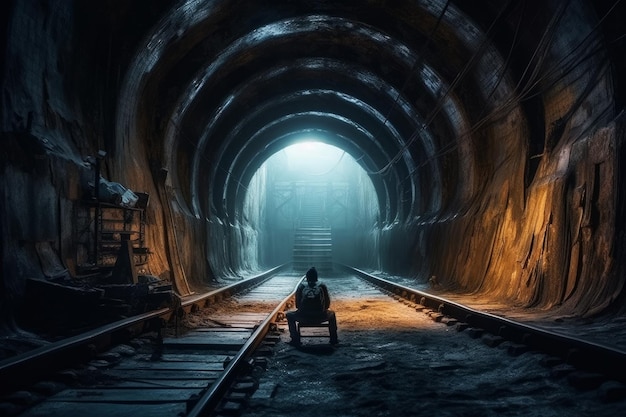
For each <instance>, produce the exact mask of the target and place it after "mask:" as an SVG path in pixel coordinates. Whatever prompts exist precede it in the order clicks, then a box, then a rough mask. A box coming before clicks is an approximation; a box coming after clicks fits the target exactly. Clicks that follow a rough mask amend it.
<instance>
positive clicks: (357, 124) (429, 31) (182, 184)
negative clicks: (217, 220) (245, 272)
mask: <svg viewBox="0 0 626 417" xmlns="http://www.w3.org/2000/svg"><path fill="white" fill-rule="evenodd" d="M300 3H302V4H300ZM336 3H341V4H336ZM470 3H471V4H470ZM474 3H475V4H474ZM485 3H488V4H490V7H488V11H485V10H483V9H484V5H485ZM531 3H533V2H531ZM472 4H474V8H472ZM559 5H560V6H559ZM558 7H565V6H563V3H558V2H553V3H550V2H548V3H545V4H541V5H539V4H534V3H533V4H528V2H466V3H464V2H462V1H459V2H451V1H444V0H431V1H392V2H389V1H366V2H362V1H359V2H325V1H319V2H295V3H294V2H270V3H265V2H264V3H261V2H259V3H258V4H257V2H239V1H230V0H229V1H208V2H205V1H187V2H181V3H179V4H178V5H177V6H175V7H174V8H173V9H172V10H170V11H169V13H167V15H166V17H164V18H163V19H162V20H161V22H160V23H159V24H158V25H157V26H156V27H155V28H154V29H153V31H152V33H150V34H149V36H148V37H147V41H146V48H144V49H143V50H142V51H141V52H140V53H139V54H138V55H137V56H136V58H135V61H134V65H133V67H132V68H131V71H129V74H128V76H127V80H126V83H125V87H124V89H123V91H122V96H121V102H123V103H125V104H124V105H123V106H119V107H120V111H119V117H118V119H119V120H118V132H126V131H130V132H133V131H134V132H136V135H139V136H140V135H141V133H139V132H140V131H141V129H140V128H139V127H138V126H137V125H136V123H137V122H135V121H134V120H135V118H137V120H155V121H156V122H155V123H153V124H152V125H151V126H150V127H149V129H148V131H146V132H144V133H143V134H144V135H146V136H149V137H151V139H150V140H149V143H153V144H155V148H156V149H155V150H152V155H151V157H152V158H155V159H157V160H160V163H161V165H162V166H164V167H166V168H167V169H168V170H169V171H170V173H171V175H170V177H169V180H170V181H171V182H172V185H173V188H174V189H176V190H180V193H179V196H178V197H179V200H180V201H181V202H183V203H184V204H183V205H184V206H185V207H187V208H188V209H189V211H190V212H191V213H193V214H195V215H196V216H198V217H209V216H210V215H218V216H225V215H231V216H232V213H234V212H235V211H236V207H237V205H239V204H241V202H242V201H243V195H241V187H240V186H241V185H242V184H244V185H245V183H246V181H248V180H249V179H250V178H251V176H252V175H253V174H254V172H255V171H256V170H257V169H258V167H259V166H260V165H261V164H262V163H263V161H264V160H265V159H266V158H267V157H269V156H270V155H271V154H272V153H274V152H276V151H277V150H279V149H280V148H282V147H284V146H287V145H289V144H291V143H292V142H293V141H294V140H295V138H297V136H298V134H299V133H305V132H309V131H317V132H321V133H323V137H324V138H325V139H324V140H325V141H327V142H328V143H331V144H333V145H335V146H338V147H340V148H342V149H344V150H346V151H347V152H349V153H350V154H352V156H353V157H355V159H357V160H358V161H359V162H360V163H361V164H362V166H363V168H364V169H365V170H366V171H367V172H370V173H371V177H372V181H373V183H374V184H375V186H376V189H377V190H378V192H379V193H380V195H379V200H380V201H381V202H382V203H383V204H386V205H387V206H385V207H383V210H381V211H382V212H386V213H387V215H386V219H384V220H386V221H387V222H391V221H395V220H400V221H404V220H406V219H408V218H413V217H416V216H420V215H425V214H433V213H434V214H438V215H441V214H442V212H443V211H445V210H446V208H447V207H448V206H450V205H451V204H450V203H451V202H452V201H456V202H457V203H459V202H461V203H462V202H463V201H464V200H467V199H469V198H470V197H471V194H472V193H473V189H474V187H476V186H477V185H476V184H475V181H476V178H478V177H479V175H478V173H477V172H476V169H477V168H476V167H477V166H483V165H485V163H484V161H481V158H488V157H489V156H481V155H480V152H477V150H475V149H474V148H475V147H476V146H477V145H476V143H477V142H478V141H482V142H481V143H480V146H482V147H488V146H491V144H490V142H488V141H489V140H490V139H488V135H485V134H484V133H482V134H479V135H477V138H474V137H472V135H473V134H474V130H475V129H474V128H473V126H476V125H480V126H484V125H485V123H484V122H485V120H489V118H488V117H487V119H485V116H486V115H489V113H490V112H491V111H492V110H493V109H495V108H497V107H498V106H500V107H501V108H502V109H505V110H506V111H507V112H508V114H514V111H513V110H514V109H515V108H517V107H518V106H519V102H517V101H513V102H512V101H511V100H510V95H511V94H510V93H511V91H513V89H514V88H513V86H514V85H515V83H519V81H520V79H521V78H523V77H524V76H525V74H524V73H519V70H512V71H511V70H510V68H509V65H510V64H511V62H508V61H507V60H508V59H509V58H510V56H511V53H510V52H511V51H512V50H513V48H514V47H517V46H518V44H524V43H525V44H529V45H534V44H535V43H536V42H538V39H539V38H540V37H541V33H536V34H533V33H532V32H530V31H524V33H523V36H522V35H520V31H519V23H520V22H521V20H522V18H521V17H520V16H523V15H526V16H531V17H533V18H536V19H540V20H548V19H549V17H550V16H552V15H553V14H554V12H555V11H556V10H555V9H558ZM496 35H497V38H498V39H497V41H494V37H495V36H496ZM518 36H519V39H518ZM505 46H506V47H507V48H510V50H509V51H500V50H499V49H502V48H504V47H505ZM520 48H521V47H520ZM520 48H518V49H516V50H515V52H516V57H517V58H516V59H524V58H525V57H526V55H530V54H532V51H531V50H523V49H520ZM507 56H508V58H507ZM526 105H528V104H526ZM522 107H523V106H522ZM129 109H131V110H132V111H129ZM510 117H511V116H510ZM512 117H514V118H517V119H520V120H521V119H523V117H522V116H519V115H517V116H512ZM531 128H532V126H531ZM537 128H538V129H542V128H543V126H538V127H537ZM542 135H543V132H541V135H536V136H542ZM154 138H156V139H154ZM497 146H498V145H497V144H496V145H494V148H497ZM519 147H520V148H523V147H524V145H523V144H521V143H520V144H519ZM493 152H496V153H497V151H493ZM502 158H504V156H502ZM496 159H497V158H496ZM444 167H445V168H444ZM455 206H456V209H457V210H458V209H459V207H461V206H462V204H456V205H455Z"/></svg>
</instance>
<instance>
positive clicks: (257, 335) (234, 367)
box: [187, 276, 304, 417]
mask: <svg viewBox="0 0 626 417" xmlns="http://www.w3.org/2000/svg"><path fill="white" fill-rule="evenodd" d="M303 279H304V276H303V277H302V278H301V279H299V280H298V282H297V283H296V286H295V287H294V289H293V291H292V292H291V293H290V294H289V295H288V296H286V297H285V298H284V299H283V300H282V301H281V302H280V303H279V304H278V306H276V308H275V309H274V310H273V311H272V312H271V313H270V314H269V315H268V316H267V317H266V318H265V320H263V322H262V323H260V324H259V326H258V327H257V328H256V330H255V331H254V332H253V333H252V335H251V336H250V338H249V339H248V340H247V341H246V343H245V344H244V345H243V347H242V348H241V349H240V350H239V352H238V353H237V355H235V357H233V359H232V360H231V361H230V362H229V364H228V366H227V367H226V368H225V369H224V372H223V373H222V374H221V375H220V376H219V377H218V378H217V379H216V380H215V381H214V382H213V384H211V386H209V387H208V389H207V390H206V391H205V392H204V393H203V394H202V396H201V397H200V398H199V399H198V401H197V402H196V403H195V404H194V406H193V408H192V409H191V410H190V411H189V412H188V413H187V417H200V416H206V415H208V414H210V413H211V412H213V411H214V410H215V408H216V407H217V406H218V405H219V403H220V401H221V400H222V398H223V397H224V395H225V394H226V393H227V391H228V388H229V387H230V386H231V384H232V383H233V381H234V379H235V377H236V376H237V372H238V371H239V370H240V368H241V366H242V365H243V364H245V363H246V361H247V359H248V358H249V357H250V355H251V354H252V353H253V352H254V350H255V349H256V348H257V347H258V346H259V345H260V344H261V342H262V341H263V338H264V337H265V335H267V333H268V332H269V329H270V326H271V324H272V323H274V322H275V321H276V318H277V316H278V314H279V313H281V312H282V311H283V310H284V309H285V306H286V305H287V303H288V302H289V300H291V299H292V298H293V297H294V295H295V293H296V289H297V288H298V285H299V284H300V283H301V282H302V280H303Z"/></svg>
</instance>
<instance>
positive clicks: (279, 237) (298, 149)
mask: <svg viewBox="0 0 626 417" xmlns="http://www.w3.org/2000/svg"><path fill="white" fill-rule="evenodd" d="M378 198H379V197H378V196H377V194H376V191H375V189H374V186H373V184H372V181H371V180H370V178H369V176H368V174H367V172H366V171H365V170H364V169H363V168H362V167H361V166H360V165H359V163H358V162H357V161H356V160H355V159H354V158H353V157H352V156H351V155H350V154H349V153H348V152H346V151H345V150H343V149H340V148H338V147H336V146H333V145H331V144H328V143H324V142H323V141H322V140H321V139H320V138H317V137H313V136H307V135H305V136H301V137H299V138H298V139H296V140H295V143H293V144H291V145H288V146H286V147H284V148H282V149H281V150H279V151H278V152H276V153H274V154H273V155H271V156H270V157H269V158H267V160H266V161H265V162H264V163H263V164H262V165H261V166H260V167H259V169H258V170H257V171H256V173H255V174H254V175H253V176H252V179H251V180H250V183H249V185H248V187H247V192H246V194H245V198H244V202H243V208H242V214H243V217H242V226H243V228H244V229H246V230H248V231H249V234H251V235H252V236H253V238H252V239H250V240H249V241H248V247H247V248H246V249H245V250H244V252H247V253H248V254H249V255H248V256H249V257H250V258H251V259H257V260H258V263H259V265H261V266H273V265H277V264H282V263H287V262H292V265H293V269H294V271H298V272H302V273H304V272H306V270H307V269H308V268H309V267H311V266H315V267H317V269H318V270H319V271H320V272H322V273H326V274H332V273H333V263H343V264H350V265H357V266H360V267H370V268H376V267H378V264H379V262H380V259H379V253H378V238H377V236H378V233H379V230H378V227H379V216H380V205H379V202H378Z"/></svg>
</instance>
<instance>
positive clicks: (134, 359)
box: [0, 266, 626, 417]
mask: <svg viewBox="0 0 626 417" xmlns="http://www.w3.org/2000/svg"><path fill="white" fill-rule="evenodd" d="M344 268H345V269H346V270H347V271H349V272H350V274H351V275H354V276H358V277H359V278H361V279H364V280H366V281H368V282H369V283H370V284H372V285H374V286H376V287H378V288H380V289H382V290H383V291H384V292H386V293H388V294H389V295H390V296H392V297H393V298H395V299H396V300H401V301H403V302H404V303H406V304H408V305H410V306H411V307H413V309H414V310H417V311H419V312H421V313H424V314H427V315H429V316H430V317H431V318H432V319H433V320H434V321H438V322H441V323H442V324H445V325H448V326H452V325H454V326H455V327H456V328H457V330H467V331H468V332H469V333H472V334H475V335H477V336H482V337H483V340H484V339H485V338H486V339H487V340H490V341H491V342H490V343H492V344H493V345H494V346H496V345H498V344H499V343H501V342H503V341H505V340H506V341H508V342H509V344H510V346H509V349H510V350H511V351H512V352H511V353H512V354H514V355H515V354H522V353H524V352H527V351H529V350H533V351H541V352H544V353H545V354H546V355H549V356H552V357H558V358H561V360H562V363H565V364H567V365H568V366H572V367H575V368H577V369H580V370H582V371H585V372H587V379H586V380H587V381H590V380H591V381H593V382H592V383H593V384H596V383H597V384H600V383H601V381H604V380H607V379H613V380H616V381H620V382H624V372H623V368H624V364H625V363H626V360H625V357H626V356H625V355H624V353H623V352H621V351H619V350H615V349H612V348H608V347H605V346H601V345H598V344H595V343H591V342H586V341H584V340H581V339H576V338H571V337H565V336H563V335H560V334H556V333H553V332H550V331H546V330H544V329H540V328H535V327H532V326H528V325H524V324H521V323H517V322H514V321H512V320H507V319H505V318H502V317H498V316H493V315H491V314H487V313H481V312H479V311H476V310H473V309H470V308H468V307H464V306H462V305H460V304H457V303H454V302H451V301H448V300H445V299H443V298H440V297H436V296H433V295H431V294H428V293H426V292H422V291H419V290H416V289H412V288H408V287H405V286H402V285H398V284H395V283H393V282H390V281H387V280H384V279H380V278H377V277H375V276H372V275H370V274H368V273H366V272H364V271H360V270H358V269H353V268H350V267H345V266H344ZM281 269H282V267H279V268H276V269H273V270H271V271H268V272H267V273H265V274H261V275H259V276H257V277H253V278H252V279H249V280H246V282H242V283H240V284H239V285H237V286H230V287H226V288H224V289H221V290H219V291H214V292H211V293H207V294H203V295H199V296H194V297H188V298H187V299H185V300H181V303H180V305H178V306H174V307H173V308H171V309H162V310H158V311H155V312H151V313H149V314H147V315H143V316H142V317H138V318H132V319H128V320H127V321H125V322H124V323H115V324H113V325H111V326H107V328H103V329H98V330H97V331H94V332H90V334H88V335H83V336H79V337H78V338H73V339H77V340H68V341H65V342H63V343H64V344H65V345H66V347H65V348H59V349H58V350H57V351H56V353H55V349H48V351H49V355H52V356H48V355H46V354H45V352H31V353H30V354H28V355H24V357H22V358H16V359H15V360H14V361H13V363H14V365H13V366H10V365H9V364H8V363H5V362H7V361H5V362H3V363H0V377H1V379H2V381H3V384H5V381H12V382H15V383H16V384H15V386H16V387H20V388H27V387H28V390H24V391H21V392H20V391H18V392H16V391H13V392H12V393H9V394H7V395H8V398H11V396H13V400H12V401H13V403H12V404H14V405H15V407H16V408H15V409H14V410H10V409H5V414H7V415H11V414H9V413H11V412H13V415H20V416H24V417H38V416H46V417H54V416H57V415H58V416H66V415H89V416H99V415H102V416H110V415H131V414H133V413H137V412H141V413H149V414H150V415H151V416H161V415H162V416H167V417H169V416H174V415H186V416H201V415H212V414H211V413H213V412H214V411H215V410H223V411H225V412H226V413H228V412H230V413H231V414H234V413H237V412H238V411H237V410H238V409H239V408H241V407H243V404H245V399H246V398H248V397H249V396H250V395H251V392H253V391H254V390H255V389H256V383H257V382H256V381H255V379H253V378H252V379H250V378H249V377H248V376H247V375H248V373H249V372H251V371H254V369H255V366H256V370H257V372H258V368H259V367H261V368H262V367H263V362H264V359H263V355H264V354H269V353H268V352H264V349H259V348H260V347H262V345H263V344H264V343H265V344H267V349H269V350H271V346H272V345H273V344H274V343H276V342H277V341H279V340H280V339H281V333H279V332H276V330H282V331H283V333H282V335H283V336H285V333H284V331H285V323H284V321H282V322H281V316H282V311H283V310H284V309H285V308H287V307H289V306H290V304H289V302H290V299H291V297H292V296H293V291H294V289H295V286H296V284H297V282H299V280H300V278H301V277H299V276H296V275H294V274H280V275H276V276H274V275H275V274H276V273H277V272H280V270H281ZM270 276H274V277H273V278H271V279H269V277H270ZM329 280H331V281H332V278H330V279H329ZM236 293H239V294H238V295H237V297H236V300H237V301H236V302H235V304H233V305H230V306H228V305H226V306H225V307H220V308H219V309H218V310H211V308H213V307H215V306H218V305H220V303H225V304H228V302H229V301H228V300H230V297H231V296H232V295H234V294H236ZM234 306H236V310H235V311H233V309H232V308H233V307H234ZM205 309H208V310H207V311H205ZM189 317H194V318H195V320H197V321H196V322H195V323H192V324H194V326H192V327H193V329H191V330H190V329H189V323H186V324H187V326H184V323H183V321H184V320H185V318H189ZM340 317H341V316H340ZM166 322H167V323H169V325H168V326H167V328H166V329H165V330H164V331H163V332H160V331H159V329H161V328H162V326H163V324H164V323H166ZM277 323H278V324H279V326H278V327H279V329H277V328H276V325H277ZM145 331H149V336H143V337H141V338H138V339H133V338H132V337H131V336H133V335H137V334H141V333H142V332H145ZM340 332H341V322H340ZM121 334H123V335H124V336H123V337H122V336H121ZM268 334H269V337H268V336H267V335H268ZM484 334H489V335H491V336H490V337H485V336H484ZM103 340H105V341H106V342H107V343H109V344H115V343H117V342H119V341H127V342H128V343H126V344H121V345H119V346H118V347H115V348H112V349H110V350H106V349H102V348H101V347H99V346H106V345H107V343H105V342H103ZM63 343H62V344H63ZM85 346H90V348H89V349H87V350H89V351H90V352H92V353H93V351H94V349H95V350H96V351H98V352H100V353H99V354H98V355H96V356H94V357H92V358H91V359H92V361H91V363H90V368H87V371H84V370H83V371H82V372H81V374H82V375H83V377H82V378H81V377H76V376H75V375H72V372H68V371H66V372H64V373H63V372H62V373H58V372H56V373H55V375H56V376H57V377H58V376H59V375H64V376H65V377H71V378H72V381H70V383H69V384H68V385H65V386H64V388H63V389H62V390H60V388H61V387H63V386H62V385H61V384H57V385H56V386H55V383H52V382H47V383H42V382H35V381H34V380H33V379H37V380H38V381H41V377H40V376H39V377H36V376H35V375H36V373H35V372H34V371H35V370H37V369H38V368H40V367H42V366H44V364H46V363H50V360H51V359H50V358H51V357H52V358H53V359H52V360H57V361H58V362H59V364H64V363H65V362H66V361H67V356H68V354H69V355H70V356H74V357H75V359H76V358H83V357H84V356H87V355H86V354H85V353H84V352H85V350H86V348H85ZM129 346H130V347H129ZM346 348H347V349H349V347H346ZM60 352H62V354H61V353H60ZM25 370H26V371H28V370H30V371H31V372H33V373H32V374H29V375H30V377H29V378H24V376H23V375H22V377H19V376H18V375H19V373H20V372H22V373H24V372H25ZM48 374H50V373H48ZM85 375H87V376H91V380H90V381H86V380H85ZM238 378H242V379H238ZM587 383H589V382H587ZM27 384H31V385H28V386H27ZM56 387H58V389H57V388H56ZM4 388H5V387H3V391H5V392H7V390H5V389H4ZM27 393H29V394H30V396H29V394H27ZM20 395H21V397H20ZM38 396H39V397H45V396H49V397H48V400H47V401H42V402H38V401H39V400H41V398H37V397H38ZM4 404H7V402H6V401H5V403H4ZM224 407H226V409H224ZM1 411H2V410H1V409H0V412H1ZM18 411H22V412H21V413H18ZM0 414H1V413H0Z"/></svg>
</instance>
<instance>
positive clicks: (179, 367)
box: [113, 361, 224, 371]
mask: <svg viewBox="0 0 626 417" xmlns="http://www.w3.org/2000/svg"><path fill="white" fill-rule="evenodd" d="M222 363H224V361H222V362H211V363H204V362H142V363H138V362H135V363H126V362H124V363H121V364H119V365H118V366H116V367H115V368H113V369H124V370H137V371H144V370H155V371H195V370H198V371H210V370H215V369H217V370H219V369H222V368H221V366H222Z"/></svg>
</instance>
